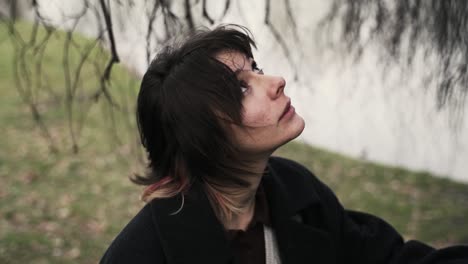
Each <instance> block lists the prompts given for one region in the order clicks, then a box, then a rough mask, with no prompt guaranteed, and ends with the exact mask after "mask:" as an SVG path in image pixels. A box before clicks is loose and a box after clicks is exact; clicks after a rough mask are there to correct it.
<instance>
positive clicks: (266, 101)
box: [216, 51, 305, 155]
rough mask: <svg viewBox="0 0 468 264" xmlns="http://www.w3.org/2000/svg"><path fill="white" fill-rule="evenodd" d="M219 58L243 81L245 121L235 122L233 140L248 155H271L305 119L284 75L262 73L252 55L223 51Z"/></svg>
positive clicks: (295, 131) (296, 134)
mask: <svg viewBox="0 0 468 264" xmlns="http://www.w3.org/2000/svg"><path fill="white" fill-rule="evenodd" d="M216 58H217V59H218V60H220V61H221V62H223V63H224V64H226V65H227V66H229V67H230V68H231V69H232V70H233V71H234V72H237V78H238V79H239V80H240V82H241V84H242V86H243V87H242V92H243V94H244V98H243V101H242V105H243V112H242V123H243V125H244V126H245V127H239V126H236V125H232V126H231V128H232V132H233V137H234V138H233V140H234V143H235V144H236V146H238V147H239V148H240V150H241V151H242V152H244V153H246V154H252V155H270V154H271V153H272V152H273V151H274V150H275V149H276V148H278V147H279V146H281V145H283V144H285V143H287V142H289V141H290V140H292V139H294V138H296V137H297V136H299V135H300V134H301V133H302V131H303V130H304V126H305V123H304V120H303V119H302V117H300V116H299V115H298V114H297V113H296V112H295V109H294V107H293V106H292V104H291V99H290V98H289V97H288V96H286V94H285V93H284V89H285V86H286V82H285V80H284V79H283V78H282V77H278V76H270V75H266V74H263V72H262V71H261V70H260V69H258V68H257V66H256V63H255V61H254V60H253V59H252V58H247V57H246V56H245V55H244V54H242V53H240V52H234V51H232V52H222V53H220V54H218V55H217V56H216Z"/></svg>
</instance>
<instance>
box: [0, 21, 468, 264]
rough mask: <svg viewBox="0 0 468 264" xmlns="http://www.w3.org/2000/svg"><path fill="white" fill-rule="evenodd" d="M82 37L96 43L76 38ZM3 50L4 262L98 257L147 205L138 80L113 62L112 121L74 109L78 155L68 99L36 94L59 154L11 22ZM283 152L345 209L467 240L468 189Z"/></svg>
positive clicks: (299, 148) (54, 84)
mask: <svg viewBox="0 0 468 264" xmlns="http://www.w3.org/2000/svg"><path fill="white" fill-rule="evenodd" d="M17 28H18V32H19V33H20V34H22V36H23V37H24V38H25V39H27V36H30V33H31V25H29V24H26V23H20V24H18V25H17ZM39 34H45V33H44V31H43V30H41V31H40V32H39ZM65 36H66V35H65V34H64V33H63V32H58V33H56V34H54V37H53V38H51V40H50V43H49V46H48V48H47V49H46V51H45V57H46V58H47V59H46V60H45V61H46V63H45V64H44V65H43V67H44V71H45V72H47V76H48V77H47V79H48V82H47V86H48V87H49V88H50V89H54V90H53V91H54V92H55V93H56V94H57V95H59V97H60V96H62V94H61V91H62V90H63V87H64V79H63V70H64V69H63V66H62V59H61V54H63V44H62V43H63V39H64V38H65ZM76 42H77V43H79V44H80V45H82V46H85V45H86V44H87V43H90V42H89V40H86V39H84V38H80V37H79V36H76ZM0 56H1V57H2V60H0V122H1V124H2V137H0V178H1V179H2V184H1V185H0V216H1V217H0V263H95V262H97V260H98V259H99V258H100V256H101V255H102V253H103V252H104V250H105V249H106V248H107V246H108V245H109V243H110V242H111V240H112V239H113V237H114V236H115V235H116V234H117V233H118V232H119V231H120V230H121V229H122V228H123V226H124V225H125V224H126V223H127V222H128V221H129V220H130V219H131V217H132V216H133V215H134V214H135V213H136V212H137V211H138V210H139V209H140V208H141V207H142V205H143V204H142V203H141V202H140V201H139V200H138V195H139V193H140V187H137V186H135V185H132V184H131V183H130V182H129V180H128V176H129V175H131V174H132V173H133V172H135V171H139V170H141V167H140V166H139V165H138V164H139V163H138V162H137V160H138V158H139V157H141V154H142V153H141V149H138V148H135V147H134V146H135V144H134V142H135V141H136V140H137V139H136V135H135V133H134V128H135V124H134V121H133V113H132V109H133V105H132V103H128V104H126V103H125V102H133V101H134V98H135V96H136V92H137V88H138V80H137V79H136V78H134V77H132V76H131V74H129V73H128V72H127V71H125V69H123V68H121V67H116V68H114V71H113V74H112V81H111V92H112V95H113V97H114V98H115V100H116V102H118V103H119V104H120V105H122V106H125V109H121V110H119V111H117V112H116V113H114V121H112V115H111V114H110V113H111V112H110V109H112V108H111V107H110V105H109V103H106V101H105V100H101V101H100V102H99V103H94V102H93V101H89V102H87V101H85V102H83V103H82V104H79V105H75V106H74V107H77V108H82V109H86V110H87V113H88V114H87V115H86V116H85V117H83V118H85V119H86V122H85V123H84V124H85V125H84V126H83V127H82V128H81V129H80V130H79V133H78V134H79V137H78V140H77V143H78V146H79V151H78V153H74V152H73V151H72V148H71V140H70V136H69V128H68V127H69V125H68V124H67V122H66V116H67V114H66V108H65V105H64V104H62V103H54V102H52V103H50V102H49V101H47V100H48V98H50V97H48V96H46V95H47V93H46V92H44V93H42V94H41V93H40V94H38V95H36V97H35V98H34V100H35V101H36V102H38V104H39V105H40V110H41V113H42V114H43V116H44V122H46V123H47V125H48V127H49V128H50V133H51V135H52V139H53V141H54V142H55V144H56V145H57V146H58V147H59V152H57V153H53V152H51V151H50V149H49V144H48V142H47V141H46V140H44V137H43V136H41V131H40V130H39V129H38V127H37V126H36V125H35V124H34V122H33V121H32V119H31V114H30V112H29V109H28V107H27V106H26V105H25V104H24V102H23V101H22V99H21V97H20V96H19V94H18V92H17V90H16V89H15V80H14V78H13V76H14V74H13V71H12V68H11V65H12V60H13V58H14V49H13V46H12V43H11V42H10V41H9V39H8V38H7V29H6V27H5V25H4V24H2V25H1V26H0ZM90 56H91V57H92V58H93V60H94V61H95V63H96V64H97V65H101V66H102V65H104V64H105V62H106V60H107V58H108V55H106V53H105V52H103V51H102V49H99V48H97V49H96V50H95V51H93V53H92V54H91V55H90ZM70 57H71V58H73V59H71V63H70V65H71V66H72V67H74V66H76V65H77V61H78V60H77V58H78V49H74V50H71V51H70ZM31 63H34V60H31ZM93 67H94V65H91V64H86V65H85V66H84V68H83V76H82V78H81V79H80V82H79V83H80V84H79V93H81V94H82V95H85V94H87V93H89V92H90V91H93V89H96V87H98V84H99V80H98V78H97V77H96V75H95V74H94V72H93ZM32 76H33V77H32V78H34V74H33V75H32ZM32 83H35V82H34V81H33V82H32ZM44 102H46V103H44ZM76 118H77V119H78V118H80V116H78V117H76ZM74 126H77V125H76V123H74ZM277 154H278V155H282V156H286V157H290V158H292V159H295V160H297V161H299V162H301V163H303V164H305V165H306V166H307V167H309V168H310V169H311V170H312V171H314V173H315V174H316V175H317V176H319V178H321V179H322V180H323V181H324V182H326V183H327V184H329V185H330V186H331V187H332V189H334V190H335V191H336V193H337V195H338V196H339V198H340V200H341V201H342V203H343V204H344V205H345V206H346V207H348V208H352V209H356V210H363V211H366V212H370V213H373V214H376V215H379V216H381V217H383V218H384V219H386V220H387V221H388V222H390V223H391V224H392V225H394V226H395V227H396V228H397V230H399V231H400V232H401V233H402V234H404V236H405V237H406V238H417V239H420V240H423V241H425V242H427V243H431V244H433V245H436V246H445V245H450V244H455V243H468V226H467V225H466V223H465V222H466V219H467V216H468V186H467V185H464V184H459V183H454V182H451V181H449V180H446V179H441V178H434V177H433V176H432V175H430V174H428V173H425V172H412V171H408V170H404V169H401V168H392V167H388V166H382V165H378V164H374V163H370V162H365V161H361V160H356V159H351V158H348V157H345V156H342V155H339V154H335V153H331V152H328V151H325V150H321V149H318V148H315V147H312V146H308V145H305V144H301V143H299V142H292V143H290V144H288V145H286V146H285V147H283V148H282V149H280V150H279V151H278V152H277Z"/></svg>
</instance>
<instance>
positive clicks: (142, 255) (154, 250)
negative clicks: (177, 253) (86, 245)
mask: <svg viewBox="0 0 468 264" xmlns="http://www.w3.org/2000/svg"><path fill="white" fill-rule="evenodd" d="M158 233H159V232H158V230H157V227H156V224H155V222H154V216H153V210H152V209H151V202H150V203H148V204H146V205H145V206H144V207H143V208H142V209H141V210H140V212H139V213H138V214H137V215H136V216H135V217H134V218H133V219H132V220H131V221H130V222H129V223H128V224H127V225H126V226H125V227H124V229H123V230H122V231H121V232H120V233H119V234H118V235H117V237H115V239H114V240H113V241H112V243H111V244H110V246H109V248H108V249H107V250H106V252H105V253H104V255H103V257H102V259H101V261H100V263H164V255H163V250H162V248H161V243H160V240H159V235H158Z"/></svg>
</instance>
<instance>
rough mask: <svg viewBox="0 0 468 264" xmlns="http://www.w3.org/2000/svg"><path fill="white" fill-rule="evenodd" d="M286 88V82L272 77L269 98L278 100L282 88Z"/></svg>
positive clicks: (280, 78) (281, 78)
mask: <svg viewBox="0 0 468 264" xmlns="http://www.w3.org/2000/svg"><path fill="white" fill-rule="evenodd" d="M285 86H286V80H284V78H283V77H279V76H278V77H273V78H272V80H271V83H270V88H269V90H268V93H269V96H270V97H271V98H278V97H280V96H281V95H282V94H283V91H284V87H285Z"/></svg>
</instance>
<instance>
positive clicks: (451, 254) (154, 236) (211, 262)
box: [101, 158, 468, 264]
mask: <svg viewBox="0 0 468 264" xmlns="http://www.w3.org/2000/svg"><path fill="white" fill-rule="evenodd" d="M268 166H269V167H268V170H269V173H268V174H266V175H265V176H264V177H263V179H262V181H263V182H262V184H263V186H264V190H265V193H266V196H267V200H268V206H269V210H270V217H271V222H272V226H273V230H274V231H275V234H276V238H277V241H278V247H279V251H280V257H281V261H282V263H283V264H300V263H313V264H321V263H359V264H364V263H408V264H409V263H411V264H416V263H418V264H435V263H446V264H449V263H450V264H455V263H457V264H462V263H463V264H468V246H455V247H449V248H445V249H440V250H435V249H434V248H432V247H430V246H427V245H425V244H423V243H420V242H417V241H408V242H406V243H405V242H404V241H403V239H402V237H401V236H400V235H399V234H398V233H397V232H396V231H395V229H393V228H392V227H391V226H390V225H389V224H387V223H386V222H384V221H383V220H381V219H379V218H377V217H375V216H372V215H369V214H364V213H358V212H353V211H346V210H344V209H343V207H342V206H341V204H340V203H339V201H338V200H337V198H336V197H335V195H334V194H333V192H332V191H331V190H330V189H329V188H328V187H327V186H326V185H324V184H323V183H322V182H320V181H319V180H318V179H317V177H315V176H314V175H313V174H312V173H311V172H310V171H308V170H307V169H306V168H304V167H303V166H301V165H299V164H297V163H295V162H292V161H289V160H286V159H282V158H271V159H270V161H269V165H268ZM180 205H181V197H180V196H177V197H173V198H168V199H159V200H153V201H152V202H150V203H148V204H147V205H146V206H145V207H144V208H143V209H142V210H141V211H140V212H139V213H138V214H137V215H136V216H135V218H133V219H132V220H131V221H130V223H129V224H128V225H127V226H126V227H125V228H124V229H123V230H122V232H121V233H120V234H119V235H118V236H117V237H116V238H115V240H114V241H113V242H112V244H111V245H110V247H109V249H108V250H107V252H106V253H105V255H104V256H103V258H102V260H101V263H156V264H162V263H168V264H176V263H178V264H180V263H195V264H196V263H203V264H223V263H235V261H234V257H233V255H232V252H231V251H230V249H229V245H228V242H227V240H226V238H225V235H224V231H223V227H222V224H221V223H220V222H219V221H218V220H217V218H216V217H215V215H214V213H213V210H212V208H211V206H210V203H209V201H208V199H207V197H206V195H205V193H204V192H203V190H202V187H201V185H200V183H195V184H194V185H193V186H192V188H191V190H190V192H189V194H188V195H186V197H185V204H184V207H183V210H181V211H180V212H179V213H177V214H175V215H171V213H173V212H174V211H176V210H177V209H178V208H179V207H180ZM298 216H299V217H298Z"/></svg>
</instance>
